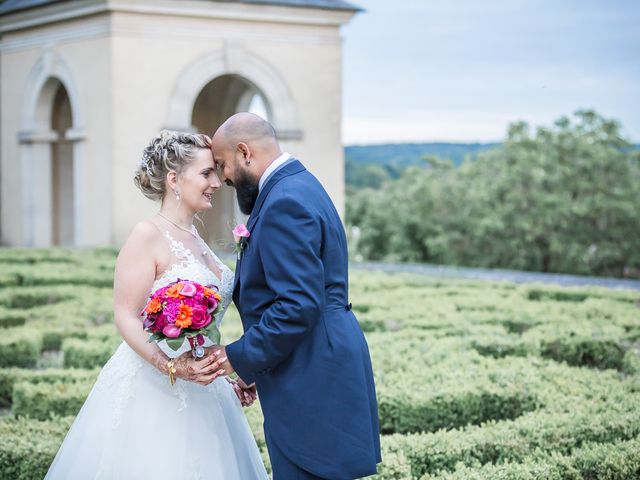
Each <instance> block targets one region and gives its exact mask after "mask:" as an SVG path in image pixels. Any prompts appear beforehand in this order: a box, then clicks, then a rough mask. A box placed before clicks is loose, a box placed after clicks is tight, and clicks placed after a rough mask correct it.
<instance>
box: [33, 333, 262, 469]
mask: <svg viewBox="0 0 640 480" xmlns="http://www.w3.org/2000/svg"><path fill="white" fill-rule="evenodd" d="M45 478H46V479H52V480H53V479H55V480H58V479H60V480H73V479H79V480H80V479H82V480H89V479H118V480H129V479H132V480H133V479H136V480H139V479H153V480H162V479H172V480H178V479H194V480H195V479H202V480H208V479H221V480H222V479H224V480H236V479H237V480H252V479H267V478H268V476H267V473H266V471H265V468H264V464H263V463H262V458H261V456H260V452H259V450H258V447H257V445H256V442H255V440H254V438H253V435H252V433H251V430H250V429H249V425H248V423H247V420H246V418H245V416H244V413H243V412H242V407H241V405H240V402H239V401H238V398H237V397H236V395H235V393H234V391H233V389H232V387H231V385H230V384H229V383H228V382H227V380H226V379H224V378H218V379H216V380H215V381H214V382H212V383H211V384H210V385H208V386H206V387H204V386H201V385H198V384H195V383H191V382H186V381H182V380H179V379H178V380H177V382H176V384H175V385H174V386H171V385H169V381H168V378H167V377H166V376H164V375H162V374H161V373H160V372H158V371H157V370H156V369H155V368H154V367H152V366H151V365H149V364H148V363H147V362H145V361H144V360H142V359H141V358H140V357H139V356H138V355H137V354H136V353H135V352H134V351H133V350H132V349H131V348H130V347H129V346H128V345H127V344H126V343H124V342H123V343H122V344H121V345H120V347H119V348H118V350H117V351H116V353H115V354H114V355H113V356H112V357H111V359H110V360H109V361H108V362H107V364H106V365H105V366H104V368H103V369H102V371H101V372H100V375H99V377H98V379H97V381H96V384H95V385H94V387H93V389H92V390H91V393H90V394H89V396H88V397H87V400H86V401H85V403H84V405H83V407H82V409H81V410H80V412H79V413H78V415H77V417H76V419H75V422H74V423H73V425H72V426H71V429H70V430H69V433H68V434H67V436H66V438H65V440H64V442H63V444H62V446H61V447H60V450H59V451H58V454H57V455H56V457H55V459H54V461H53V463H52V464H51V467H50V468H49V472H48V473H47V476H46V477H45Z"/></svg>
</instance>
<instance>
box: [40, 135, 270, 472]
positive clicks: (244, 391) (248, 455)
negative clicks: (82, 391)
mask: <svg viewBox="0 0 640 480" xmlns="http://www.w3.org/2000/svg"><path fill="white" fill-rule="evenodd" d="M209 147H210V140H209V138H208V137H207V136H205V135H195V134H182V133H177V132H171V131H166V130H165V131H162V132H161V133H160V134H159V135H158V136H156V137H155V138H153V139H152V141H151V143H150V145H149V146H147V148H146V149H145V150H144V154H143V159H142V163H141V164H140V167H139V168H138V171H137V172H136V175H135V178H134V182H135V184H136V186H137V187H138V188H139V189H140V190H141V191H142V193H143V194H144V195H145V196H146V197H148V198H150V199H152V200H160V201H161V208H160V211H159V212H158V213H157V214H156V215H155V216H154V217H153V218H151V219H149V220H146V221H143V222H140V223H139V224H138V225H136V226H135V228H134V229H133V231H132V233H131V235H130V236H129V238H128V239H127V241H126V242H125V244H124V246H123V247H122V249H121V251H120V254H119V255H118V260H117V262H116V269H115V279H114V316H115V322H116V326H117V327H118V330H119V331H120V334H121V335H122V337H123V339H124V342H122V344H121V345H120V346H119V347H118V349H117V350H116V352H115V353H114V354H113V356H112V357H111V359H110V360H109V361H108V362H107V364H106V365H105V366H104V368H103V369H102V371H101V372H100V375H99V377H98V379H97V381H96V384H95V385H94V387H93V389H92V391H91V393H90V394H89V396H88V397H87V400H86V401H85V403H84V405H83V407H82V409H81V410H80V412H79V413H78V415H77V417H76V419H75V422H74V423H73V425H72V426H71V429H70V430H69V433H68V434H67V437H66V438H65V440H64V442H63V444H62V446H61V447H60V450H59V451H58V453H57V455H56V457H55V459H54V460H53V463H52V464H51V467H50V468H49V472H48V473H47V476H46V477H45V478H46V479H64V480H70V479H82V480H87V479H123V480H127V479H141V478H149V479H154V480H161V479H184V478H188V479H224V480H234V479H237V480H251V479H266V478H268V477H267V473H266V471H265V468H264V465H263V463H262V459H261V457H260V452H259V451H258V447H257V445H256V443H255V440H254V438H253V436H252V434H251V431H250V429H249V425H248V423H247V421H246V418H245V417H244V414H243V412H242V407H241V404H243V405H248V404H250V403H251V402H253V400H255V393H254V392H255V390H253V389H252V388H249V387H248V386H246V385H244V384H236V383H235V382H233V381H231V380H229V379H228V378H226V377H224V376H221V375H220V374H221V373H222V371H221V369H220V366H221V365H222V364H223V363H224V361H225V360H226V358H219V357H217V356H216V355H215V354H211V355H207V356H206V357H205V358H203V359H201V360H199V361H195V360H194V359H193V358H192V357H191V353H190V346H189V344H188V342H186V341H185V344H183V346H182V347H181V348H180V349H179V350H178V351H177V352H174V351H173V350H171V349H169V348H168V347H167V345H166V344H165V343H164V342H162V343H160V344H155V343H148V341H147V340H148V334H147V333H145V332H144V331H143V328H142V322H141V319H140V317H139V313H140V311H141V310H142V308H143V307H144V305H145V303H146V300H147V297H148V295H149V293H151V292H153V291H155V290H157V289H158V288H161V287H163V286H165V285H167V284H169V283H171V282H174V281H176V280H177V279H178V278H180V279H185V280H186V279H188V280H192V281H195V282H199V283H201V284H203V285H213V286H215V287H216V288H218V290H219V293H220V295H221V296H222V301H221V302H222V307H223V308H222V311H221V312H220V313H219V314H218V315H217V316H216V318H215V321H216V323H217V324H218V325H219V324H220V321H221V320H222V316H223V314H224V311H225V310H226V308H227V307H228V305H229V303H230V302H231V294H232V290H233V273H232V272H231V271H230V270H229V268H227V267H226V266H225V265H224V264H223V263H222V262H221V261H220V259H219V258H218V257H217V256H216V255H215V254H214V253H213V252H212V251H211V249H209V247H208V246H207V245H206V244H205V242H204V241H203V240H202V238H200V236H199V235H198V233H197V231H196V229H195V227H194V226H193V217H194V215H195V214H196V213H197V212H200V211H204V210H207V209H209V208H211V200H212V196H213V194H214V192H215V191H216V190H217V189H218V188H220V180H219V179H218V176H217V174H216V170H215V165H214V162H213V158H212V154H211V150H210V148H209ZM211 345H212V342H211V341H210V340H208V339H207V341H206V343H205V347H206V346H211ZM170 367H172V370H173V369H175V376H176V377H177V378H178V380H177V381H176V383H175V385H171V384H170V378H169V370H170Z"/></svg>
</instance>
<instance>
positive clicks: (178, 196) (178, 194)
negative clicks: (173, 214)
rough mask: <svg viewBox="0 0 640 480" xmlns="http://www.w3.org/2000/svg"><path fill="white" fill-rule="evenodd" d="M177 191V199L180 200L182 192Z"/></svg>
mask: <svg viewBox="0 0 640 480" xmlns="http://www.w3.org/2000/svg"><path fill="white" fill-rule="evenodd" d="M175 192H176V200H178V201H179V200H180V192H178V191H177V190H176V191H175Z"/></svg>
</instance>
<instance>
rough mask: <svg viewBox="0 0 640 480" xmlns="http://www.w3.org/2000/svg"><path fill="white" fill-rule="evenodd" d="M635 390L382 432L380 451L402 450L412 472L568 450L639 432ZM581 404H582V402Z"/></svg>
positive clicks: (639, 397)
mask: <svg viewBox="0 0 640 480" xmlns="http://www.w3.org/2000/svg"><path fill="white" fill-rule="evenodd" d="M638 402H640V395H638V394H635V395H631V396H629V397H628V398H627V399H626V401H625V402H622V403H621V402H620V401H619V399H618V398H613V399H611V401H609V402H605V403H603V404H601V405H598V406H597V407H595V408H594V407H591V408H585V407H584V404H575V405H574V407H573V410H568V411H566V412H546V411H539V412H533V413H529V414H526V415H523V416H522V417H520V418H518V419H516V420H508V421H501V422H488V423H487V424H485V425H482V426H470V427H466V428H464V429H461V430H450V431H444V430H442V431H439V432H435V433H427V434H413V435H391V436H387V437H383V445H384V453H383V457H384V456H385V454H387V453H389V452H390V453H392V454H394V455H395V456H396V458H397V456H398V453H399V452H401V453H402V455H403V456H404V458H406V460H407V462H408V464H409V465H410V467H411V472H412V475H413V476H415V477H420V476H422V475H424V474H432V475H433V474H437V473H439V472H440V471H443V470H444V471H455V469H456V468H457V465H458V463H462V464H463V465H466V466H469V467H476V466H480V465H484V464H489V463H504V462H518V463H520V462H523V461H525V460H526V459H527V458H528V456H529V455H530V452H532V451H534V450H536V449H538V450H540V451H542V452H546V453H548V454H551V453H552V452H555V453H559V454H563V455H566V454H569V453H571V452H572V451H573V450H574V449H576V448H579V447H581V446H582V445H584V444H585V443H587V442H599V443H608V442H614V441H617V440H631V439H634V438H636V437H637V436H638V435H640V410H638V408H637V405H638ZM581 406H582V408H581Z"/></svg>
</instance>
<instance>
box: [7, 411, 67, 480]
mask: <svg viewBox="0 0 640 480" xmlns="http://www.w3.org/2000/svg"><path fill="white" fill-rule="evenodd" d="M72 422H73V418H56V419H53V420H49V421H45V422H41V421H36V420H31V419H28V418H4V419H2V420H0V472H2V478H3V479H11V480H41V479H42V478H44V476H45V475H46V473H47V471H48V470H49V465H51V462H52V461H53V458H54V457H55V455H56V452H57V451H58V449H59V448H60V444H61V443H62V440H63V439H64V437H65V435H66V434H67V431H68V430H69V427H70V426H71V423H72Z"/></svg>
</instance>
